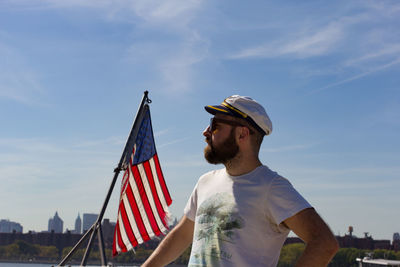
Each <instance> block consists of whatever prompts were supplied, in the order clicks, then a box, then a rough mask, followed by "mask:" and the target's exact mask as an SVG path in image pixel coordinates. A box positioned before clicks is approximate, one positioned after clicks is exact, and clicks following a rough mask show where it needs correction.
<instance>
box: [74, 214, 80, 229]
mask: <svg viewBox="0 0 400 267" xmlns="http://www.w3.org/2000/svg"><path fill="white" fill-rule="evenodd" d="M74 233H75V234H80V233H82V220H81V216H79V213H78V217H77V218H76V220H75V230H74Z"/></svg>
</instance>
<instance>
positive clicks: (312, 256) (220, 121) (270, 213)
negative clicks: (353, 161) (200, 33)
mask: <svg viewBox="0 0 400 267" xmlns="http://www.w3.org/2000/svg"><path fill="white" fill-rule="evenodd" d="M205 109H206V110H207V111H208V112H209V113H211V114H213V115H214V117H213V118H212V119H211V122H210V125H209V126H208V127H207V128H206V129H205V131H204V132H203V135H204V136H205V137H206V142H207V146H206V148H205V149H204V156H205V158H206V160H207V161H208V162H209V163H212V164H219V163H222V164H223V165H224V166H225V168H224V169H220V170H217V171H212V172H209V173H206V174H204V175H203V176H202V177H200V179H199V181H198V183H197V185H196V187H195V188H194V190H193V192H192V195H191V197H190V199H189V201H188V203H187V205H186V207H185V210H184V216H183V218H182V219H181V221H180V222H179V223H178V225H177V226H176V227H175V228H174V229H172V231H171V232H170V233H169V234H168V235H167V236H166V237H165V238H164V240H163V241H162V242H161V243H160V245H159V246H158V248H157V249H156V250H155V251H154V253H153V254H152V255H151V256H150V257H149V259H148V260H147V261H146V262H145V263H144V265H143V266H152V267H153V266H164V265H166V264H168V263H170V262H172V261H173V260H174V259H176V258H177V257H178V256H179V255H180V254H181V253H182V252H183V251H184V250H185V249H186V248H187V247H188V246H189V245H190V244H192V251H191V255H190V260H189V266H276V265H277V263H278V259H279V254H280V250H281V248H282V245H283V243H284V241H285V239H286V237H287V235H288V233H289V231H290V230H292V231H293V232H294V233H295V234H297V235H298V236H299V237H300V238H301V239H302V240H303V241H304V242H305V244H306V247H305V250H304V252H303V254H302V255H301V257H300V258H299V260H298V262H297V265H296V266H307V267H310V266H326V265H327V264H328V263H329V261H330V260H331V259H332V257H333V256H334V254H335V253H336V251H337V250H338V244H337V241H336V239H335V237H334V236H333V234H332V232H331V231H330V229H329V227H328V226H327V225H326V224H325V222H324V221H323V220H322V219H321V217H320V216H319V215H318V214H317V213H316V211H315V210H314V209H313V208H312V207H311V205H310V204H309V203H308V202H307V201H306V200H305V199H304V198H303V197H302V196H301V195H300V194H299V193H298V192H297V191H296V190H295V189H294V188H293V186H292V185H291V184H290V183H289V181H288V180H286V179H285V178H283V177H281V176H279V175H278V174H277V173H276V172H273V171H271V170H270V169H269V168H268V167H266V166H264V165H263V164H262V163H261V162H260V160H259V158H258V153H259V149H260V145H261V142H262V140H263V137H264V136H265V135H269V134H270V133H271V131H272V123H271V121H270V119H269V117H268V115H267V113H266V112H265V109H264V108H263V107H262V106H261V105H260V104H259V103H257V102H256V101H255V100H253V99H251V98H249V97H243V96H238V95H234V96H231V97H228V98H227V99H225V100H224V102H222V104H221V105H217V106H206V107H205Z"/></svg>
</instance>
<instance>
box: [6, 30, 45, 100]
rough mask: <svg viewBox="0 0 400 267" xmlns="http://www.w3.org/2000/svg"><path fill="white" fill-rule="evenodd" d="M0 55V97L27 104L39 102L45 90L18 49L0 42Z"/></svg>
mask: <svg viewBox="0 0 400 267" xmlns="http://www.w3.org/2000/svg"><path fill="white" fill-rule="evenodd" d="M0 38H1V35H0ZM0 55H1V59H2V60H1V61H0V98H5V99H11V100H13V101H15V102H18V103H22V104H28V105H37V104H40V102H41V101H40V100H39V99H40V98H41V97H43V96H44V93H45V90H44V88H43V87H42V86H41V84H40V82H39V79H38V76H37V74H36V73H35V72H34V71H33V70H32V69H31V68H30V67H29V66H28V64H27V63H26V62H25V61H24V59H23V57H22V56H21V55H20V54H19V53H18V51H16V50H15V49H13V48H11V47H10V46H8V45H6V44H4V43H1V42H0Z"/></svg>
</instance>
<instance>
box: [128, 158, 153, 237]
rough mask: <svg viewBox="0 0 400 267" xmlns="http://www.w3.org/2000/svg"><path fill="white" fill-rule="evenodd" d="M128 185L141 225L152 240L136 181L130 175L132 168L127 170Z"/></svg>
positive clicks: (151, 232) (131, 174)
mask: <svg viewBox="0 0 400 267" xmlns="http://www.w3.org/2000/svg"><path fill="white" fill-rule="evenodd" d="M140 165H142V164H138V165H137V167H139V166H140ZM129 185H130V186H131V188H132V192H133V196H134V197H135V200H136V204H137V206H138V210H139V212H140V217H141V218H142V220H143V224H144V227H145V228H146V232H147V233H148V234H149V237H150V238H153V237H154V236H155V235H154V233H153V230H152V229H151V225H150V222H149V219H148V218H147V214H146V209H145V208H144V206H143V202H142V199H141V198H140V193H139V189H138V187H137V185H136V181H135V178H134V176H133V173H132V168H129Z"/></svg>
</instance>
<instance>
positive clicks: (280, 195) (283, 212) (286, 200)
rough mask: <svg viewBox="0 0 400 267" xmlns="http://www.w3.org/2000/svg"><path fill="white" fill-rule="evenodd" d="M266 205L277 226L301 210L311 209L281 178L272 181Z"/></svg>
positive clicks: (287, 182) (288, 183)
mask: <svg viewBox="0 0 400 267" xmlns="http://www.w3.org/2000/svg"><path fill="white" fill-rule="evenodd" d="M267 203H268V209H269V213H270V214H271V216H272V218H273V219H274V221H275V222H276V224H277V225H279V224H281V223H282V222H283V221H284V220H286V219H287V218H290V217H292V216H293V215H295V214H296V213H298V212H300V211H302V210H303V209H306V208H311V207H312V206H311V205H310V204H309V203H308V202H307V200H305V199H304V198H303V196H301V195H300V193H299V192H297V190H296V189H295V188H294V187H293V186H292V184H291V183H290V182H289V181H288V180H287V179H285V178H283V177H281V176H278V177H276V178H274V180H273V181H272V183H271V185H270V187H269V190H268V194H267Z"/></svg>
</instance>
